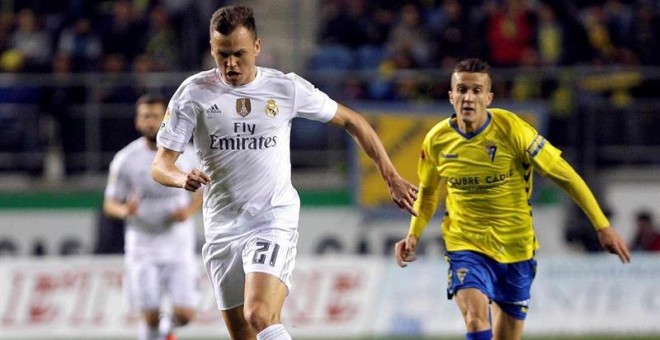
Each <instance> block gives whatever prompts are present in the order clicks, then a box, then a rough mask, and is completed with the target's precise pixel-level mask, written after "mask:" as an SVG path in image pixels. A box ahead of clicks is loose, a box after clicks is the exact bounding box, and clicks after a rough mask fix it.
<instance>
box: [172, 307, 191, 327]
mask: <svg viewBox="0 0 660 340" xmlns="http://www.w3.org/2000/svg"><path fill="white" fill-rule="evenodd" d="M194 316H195V311H194V310H192V309H182V310H177V311H176V312H175V314H174V322H175V323H176V326H185V325H187V324H188V323H190V321H192V319H193V317H194Z"/></svg>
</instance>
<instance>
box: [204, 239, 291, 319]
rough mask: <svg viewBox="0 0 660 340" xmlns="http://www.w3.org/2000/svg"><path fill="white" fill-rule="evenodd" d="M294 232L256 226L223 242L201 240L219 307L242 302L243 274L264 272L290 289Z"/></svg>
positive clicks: (224, 307)
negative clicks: (256, 228) (256, 227)
mask: <svg viewBox="0 0 660 340" xmlns="http://www.w3.org/2000/svg"><path fill="white" fill-rule="evenodd" d="M297 242H298V231H297V230H287V229H260V230H255V231H252V232H250V233H246V234H243V235H239V236H237V238H234V239H232V240H231V241H227V242H217V243H205V244H204V246H203V247H202V258H203V259H204V267H205V268H206V274H207V275H208V277H209V280H210V281H211V286H212V287H213V291H214V292H215V298H216V302H217V303H218V308H219V309H220V310H227V309H231V308H234V307H236V306H240V305H242V304H244V303H245V294H244V292H245V276H246V275H247V274H248V273H254V272H259V273H267V274H270V275H273V276H275V277H277V278H279V279H280V280H281V281H282V283H284V284H285V285H286V287H287V289H288V290H289V291H290V290H291V275H292V273H293V267H294V266H295V258H296V251H297V250H296V249H297V248H296V244H297Z"/></svg>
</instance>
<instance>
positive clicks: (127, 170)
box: [103, 95, 202, 340]
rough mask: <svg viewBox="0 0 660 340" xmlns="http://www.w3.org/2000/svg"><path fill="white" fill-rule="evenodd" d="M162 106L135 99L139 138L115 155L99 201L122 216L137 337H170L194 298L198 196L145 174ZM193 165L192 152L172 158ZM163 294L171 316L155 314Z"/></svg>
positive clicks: (151, 99)
mask: <svg viewBox="0 0 660 340" xmlns="http://www.w3.org/2000/svg"><path fill="white" fill-rule="evenodd" d="M166 105H167V102H166V101H165V99H164V98H162V97H158V96H153V95H144V96H142V97H140V98H139V99H138V101H137V104H136V116H135V128H136V129H137V130H138V131H139V132H140V134H142V137H140V138H138V139H137V140H135V141H133V142H131V143H130V144H129V145H127V146H126V147H124V148H123V149H122V150H120V151H119V152H118V153H117V154H116V155H115V157H114V159H113V160H112V163H111V164H110V172H109V177H108V185H107V187H106V189H105V199H104V202H103V210H104V212H105V213H106V214H107V215H110V216H112V217H115V218H120V219H124V220H126V233H125V243H126V244H125V253H126V254H125V261H124V262H125V265H126V276H125V281H124V289H125V293H126V298H127V302H128V303H129V304H130V306H131V307H132V308H136V309H139V310H140V311H141V313H142V317H143V320H142V321H143V322H141V323H140V326H139V331H138V339H140V340H156V339H174V334H173V332H172V328H173V327H176V326H183V325H185V324H187V323H188V322H190V320H191V319H192V318H193V316H194V314H195V307H196V304H197V302H198V299H199V297H198V291H197V289H198V286H197V280H198V272H199V271H198V263H197V257H196V256H195V244H196V242H195V229H194V221H193V218H192V217H193V215H194V214H196V213H197V212H198V211H199V209H200V208H201V205H202V197H201V194H200V193H193V194H191V193H189V192H186V191H182V190H177V189H173V188H168V187H165V186H163V185H160V184H158V183H157V182H155V181H154V180H153V179H152V178H151V177H150V176H149V172H150V168H151V162H152V161H153V159H154V157H155V156H156V134H157V133H158V128H159V127H160V124H161V122H162V121H163V117H164V115H165V109H166ZM198 164H199V162H198V161H197V159H196V158H195V157H194V153H193V152H188V153H187V154H186V156H185V157H181V158H179V160H178V161H177V166H179V167H180V168H181V169H187V170H188V171H190V170H191V169H193V168H195V167H197V166H198ZM165 295H168V297H169V300H170V301H171V303H172V314H171V315H163V316H161V312H160V310H161V303H162V299H163V297H164V296H165Z"/></svg>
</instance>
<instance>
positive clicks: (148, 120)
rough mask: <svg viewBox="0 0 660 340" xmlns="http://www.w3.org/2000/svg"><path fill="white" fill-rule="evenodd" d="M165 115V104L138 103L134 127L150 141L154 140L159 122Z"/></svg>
mask: <svg viewBox="0 0 660 340" xmlns="http://www.w3.org/2000/svg"><path fill="white" fill-rule="evenodd" d="M163 116H165V105H163V104H160V103H155V104H140V105H139V106H138V108H137V113H136V115H135V129H136V130H138V131H139V132H140V134H142V136H144V137H146V138H147V139H149V140H150V141H152V142H155V141H156V135H157V134H158V129H160V123H161V122H162V121H163Z"/></svg>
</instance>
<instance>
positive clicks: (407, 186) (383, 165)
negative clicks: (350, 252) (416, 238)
mask: <svg viewBox="0 0 660 340" xmlns="http://www.w3.org/2000/svg"><path fill="white" fill-rule="evenodd" d="M329 123H330V124H332V125H335V126H338V127H341V128H343V129H345V130H346V131H347V132H348V133H349V134H350V135H351V136H352V137H353V139H355V141H356V142H357V143H358V144H359V145H360V147H361V148H362V149H363V150H364V152H365V153H366V154H367V155H368V156H369V158H371V159H372V160H373V162H374V163H375V165H376V168H378V171H379V172H380V174H381V176H382V177H383V179H384V180H385V183H387V187H388V190H389V192H390V196H391V197H392V201H394V203H396V204H397V205H398V206H399V208H401V209H402V210H406V211H408V212H409V213H410V214H412V215H413V216H417V212H416V211H415V210H414V209H413V204H414V202H415V200H416V199H417V187H416V186H414V185H413V184H411V183H410V182H408V181H407V180H406V179H404V178H403V177H401V176H400V175H399V173H398V172H397V171H396V169H395V168H394V165H393V164H392V161H391V160H390V157H389V156H388V155H387V152H386V151H385V147H384V146H383V143H381V141H380V139H379V138H378V134H376V131H374V129H373V128H372V127H371V125H369V122H367V120H366V119H364V117H362V115H360V114H359V113H357V112H355V111H353V110H351V109H349V108H347V107H345V106H343V105H338V107H337V112H336V113H335V115H334V117H333V118H332V119H331V120H330V121H329Z"/></svg>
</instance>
